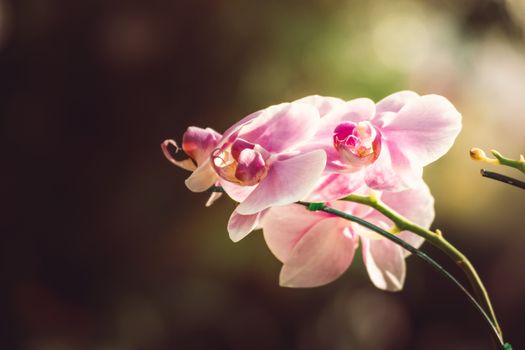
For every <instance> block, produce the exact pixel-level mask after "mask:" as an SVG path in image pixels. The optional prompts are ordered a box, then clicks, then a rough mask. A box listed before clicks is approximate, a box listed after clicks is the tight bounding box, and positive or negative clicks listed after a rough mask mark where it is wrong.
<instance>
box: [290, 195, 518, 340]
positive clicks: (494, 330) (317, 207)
mask: <svg viewBox="0 0 525 350" xmlns="http://www.w3.org/2000/svg"><path fill="white" fill-rule="evenodd" d="M358 197H359V198H358V200H359V201H356V202H357V203H360V204H366V203H363V202H366V201H362V200H361V199H365V198H367V199H370V201H371V202H374V203H378V205H375V206H373V207H374V209H377V210H380V209H381V212H382V213H383V214H385V212H388V213H390V214H392V217H390V219H392V220H393V221H394V222H396V227H397V228H398V229H400V230H401V228H400V226H401V227H404V229H408V230H411V229H412V228H414V229H417V230H424V231H428V230H426V229H424V228H422V227H419V226H418V225H416V224H414V223H411V222H410V221H409V220H407V219H406V218H404V217H403V216H401V215H399V214H397V213H395V212H394V211H392V210H391V209H389V208H388V207H387V206H383V205H382V204H381V203H380V202H378V201H377V200H376V199H372V198H373V197H372V196H370V197H364V196H358ZM345 200H350V201H352V200H351V199H346V198H345ZM299 204H301V205H304V206H305V207H307V208H308V210H311V211H323V212H325V213H330V214H332V215H335V216H338V217H341V218H344V219H346V220H349V221H353V222H356V223H358V224H360V225H362V226H364V227H366V228H368V229H370V230H373V231H375V232H376V233H378V234H380V235H381V236H383V237H385V238H386V239H389V240H390V241H392V242H394V243H395V244H397V245H399V246H401V247H403V248H404V249H406V250H408V251H409V252H410V253H412V254H414V255H415V256H417V257H418V258H420V259H422V260H424V261H425V262H427V263H428V264H429V265H431V266H432V267H433V268H434V269H436V270H437V271H438V272H440V273H441V274H442V275H444V276H445V277H446V278H447V279H449V280H450V281H452V283H454V284H455V285H456V286H457V287H458V288H459V289H460V290H461V292H462V293H463V294H465V296H466V297H467V299H468V300H469V301H470V302H471V303H472V305H474V307H475V308H476V310H477V311H478V312H479V313H480V314H481V316H482V317H483V319H484V320H485V322H486V323H487V324H488V327H489V329H490V331H491V335H492V336H493V338H494V340H495V341H496V344H497V345H498V347H499V348H500V349H503V350H510V349H512V347H511V345H510V344H509V343H504V342H503V335H502V334H501V330H500V328H499V326H498V323H497V321H496V318H495V315H494V312H493V310H492V308H490V315H489V314H487V312H486V310H485V309H484V308H483V307H482V306H481V305H480V304H479V303H478V301H477V300H476V298H474V297H473V296H472V294H470V293H469V291H468V290H467V289H466V288H465V287H464V286H463V285H462V284H461V283H460V282H459V281H458V280H457V279H456V278H455V277H454V276H453V275H452V274H451V273H450V272H448V271H447V270H446V269H445V268H443V267H442V266H441V265H440V264H438V263H437V262H436V261H435V260H434V259H432V258H431V257H430V256H428V254H426V253H424V252H422V251H421V250H419V249H417V248H415V247H414V246H412V245H410V244H409V243H407V242H405V241H404V240H402V239H401V238H399V237H397V236H396V235H395V234H392V233H390V232H388V231H386V230H384V229H382V228H381V227H379V226H376V225H374V224H372V223H371V222H368V221H366V220H363V219H361V218H359V217H357V216H354V215H351V214H348V213H345V212H343V211H340V210H338V209H335V208H332V207H329V206H326V205H325V204H324V203H307V202H299ZM385 215H386V214H385ZM394 216H395V218H396V219H395V220H394V219H393V217H394ZM398 224H399V225H400V226H398ZM403 224H404V226H403ZM392 231H395V229H394V230H392ZM412 232H414V231H412ZM435 234H437V235H438V236H440V237H442V235H441V234H440V233H439V234H438V233H437V232H436V233H435ZM447 245H448V246H450V247H452V248H454V247H453V246H452V245H451V244H449V243H448V242H447ZM440 248H441V247H440ZM441 249H443V248H441ZM454 250H456V249H455V248H454ZM456 251H457V250H456ZM457 252H458V253H459V251H457ZM459 254H461V253H459ZM461 255H462V254H461ZM462 256H463V255H462ZM463 257H464V256H463ZM464 258H465V259H466V257H464ZM466 262H467V263H468V264H469V265H470V266H472V265H471V264H470V262H468V260H466ZM472 271H473V273H474V274H475V275H476V278H477V281H479V283H480V285H479V286H477V287H479V288H480V289H482V290H483V291H484V292H485V295H486V297H487V299H486V302H488V305H489V307H490V299H488V294H487V293H486V291H485V288H484V287H483V284H482V283H481V280H480V279H479V277H477V274H476V271H475V270H474V269H473V268H472Z"/></svg>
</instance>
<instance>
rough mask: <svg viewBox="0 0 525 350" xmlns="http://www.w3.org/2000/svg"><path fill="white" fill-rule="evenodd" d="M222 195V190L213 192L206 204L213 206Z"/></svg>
mask: <svg viewBox="0 0 525 350" xmlns="http://www.w3.org/2000/svg"><path fill="white" fill-rule="evenodd" d="M221 196H222V193H221V192H212V194H210V197H209V198H208V201H207V202H206V206H207V207H211V206H212V204H213V203H215V201H216V200H217V199H219V198H221Z"/></svg>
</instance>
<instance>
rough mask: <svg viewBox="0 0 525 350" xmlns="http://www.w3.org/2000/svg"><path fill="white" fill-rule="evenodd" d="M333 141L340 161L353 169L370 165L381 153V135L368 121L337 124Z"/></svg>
mask: <svg viewBox="0 0 525 350" xmlns="http://www.w3.org/2000/svg"><path fill="white" fill-rule="evenodd" d="M333 140H334V147H335V149H336V150H337V151H338V152H339V155H340V156H341V161H342V162H343V163H345V164H347V165H349V166H352V167H355V168H360V167H363V166H366V165H369V164H372V163H373V162H375V161H376V159H377V157H379V152H380V151H381V134H380V133H379V131H377V129H376V128H375V127H374V126H373V125H372V124H371V123H370V122H368V121H362V122H358V123H354V122H343V123H341V124H339V125H338V126H337V127H336V128H335V130H334V136H333Z"/></svg>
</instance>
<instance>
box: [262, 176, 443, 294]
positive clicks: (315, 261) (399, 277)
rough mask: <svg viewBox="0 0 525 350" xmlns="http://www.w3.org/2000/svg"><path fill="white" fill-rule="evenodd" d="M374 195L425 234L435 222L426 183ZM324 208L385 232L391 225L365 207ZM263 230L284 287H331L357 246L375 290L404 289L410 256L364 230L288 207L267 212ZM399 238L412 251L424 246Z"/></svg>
mask: <svg viewBox="0 0 525 350" xmlns="http://www.w3.org/2000/svg"><path fill="white" fill-rule="evenodd" d="M360 191H367V189H366V188H363V189H360V190H359V191H358V192H360ZM377 195H381V200H382V201H383V202H384V203H385V204H387V205H389V206H390V207H391V208H392V209H394V210H396V211H397V212H398V213H399V214H401V215H403V216H405V217H407V218H409V219H410V220H412V221H413V222H415V223H417V224H419V225H421V226H422V227H425V228H428V227H429V226H430V224H431V223H432V220H433V219H434V199H433V197H432V195H431V194H430V191H429V189H428V187H427V186H426V185H425V184H424V183H421V184H420V186H419V187H418V188H415V189H410V190H406V191H402V192H384V193H382V194H377ZM328 205H330V206H332V207H335V208H337V209H339V210H343V211H345V212H348V213H351V214H353V215H355V216H358V217H360V218H362V219H364V220H366V221H369V222H372V223H374V224H376V225H378V226H380V227H383V228H385V229H390V228H391V227H392V225H393V224H392V223H391V221H390V220H389V219H387V218H386V217H384V216H383V215H382V214H380V213H379V212H377V211H375V210H374V209H372V208H370V207H368V206H363V205H361V204H356V203H352V202H345V201H336V202H333V203H329V204H328ZM262 228H263V233H264V238H265V240H266V243H267V244H268V247H269V248H270V250H271V251H272V253H273V254H274V255H275V256H276V257H277V259H279V260H280V261H281V262H283V267H282V269H281V274H280V284H281V285H282V286H286V287H315V286H321V285H324V284H327V283H329V282H332V281H333V280H335V279H336V278H338V277H339V276H341V275H342V274H343V273H344V272H345V271H346V269H347V268H348V267H349V266H350V264H351V262H352V260H353V257H354V254H355V251H356V249H357V247H358V245H359V243H361V248H362V255H363V260H364V263H365V266H366V269H367V271H368V275H369V276H370V279H371V280H372V282H373V284H374V285H375V286H376V287H378V288H380V289H383V290H389V291H398V290H401V289H402V287H403V283H404V280H405V274H406V265H405V257H406V256H407V255H408V252H407V251H406V250H404V249H403V248H401V247H400V246H398V245H396V244H395V243H393V242H392V241H389V240H386V239H384V238H382V237H381V236H378V235H377V234H376V233H374V232H373V231H370V230H368V229H366V228H364V227H363V226H360V225H357V224H355V223H352V222H349V221H347V220H345V219H342V218H340V217H335V216H332V215H330V214H327V213H324V212H310V211H308V210H307V209H305V208H304V207H303V206H301V205H298V204H292V205H289V206H286V207H281V208H271V209H270V210H269V211H268V212H267V213H266V215H265V216H264V218H263V220H262ZM399 236H400V237H401V238H402V239H403V240H405V241H407V242H409V243H410V244H412V245H413V246H415V247H419V246H421V244H422V243H423V238H421V237H420V236H417V235H415V234H413V233H411V232H407V231H403V232H401V233H399Z"/></svg>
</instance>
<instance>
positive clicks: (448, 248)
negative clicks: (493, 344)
mask: <svg viewBox="0 0 525 350" xmlns="http://www.w3.org/2000/svg"><path fill="white" fill-rule="evenodd" d="M342 200H345V201H350V202H355V203H359V204H364V205H367V206H370V207H372V208H374V209H376V210H377V211H379V212H380V213H381V214H383V215H384V216H386V217H387V218H389V219H390V220H392V221H393V222H394V224H395V228H394V230H395V231H398V232H400V231H405V230H407V231H410V232H413V233H415V234H417V235H419V236H421V237H423V238H425V240H427V241H428V242H429V243H431V244H432V245H434V246H435V247H437V248H439V249H440V250H442V251H443V252H444V253H445V254H447V255H448V256H449V257H450V258H451V259H452V260H454V262H455V263H456V264H457V265H458V266H459V267H460V268H461V269H462V270H463V272H464V273H465V275H466V276H467V278H468V280H469V282H470V284H471V286H472V288H473V289H474V291H475V293H476V295H477V296H478V298H480V299H481V301H482V303H483V305H484V306H485V310H486V311H487V313H488V315H489V317H490V319H491V322H492V324H493V325H494V327H495V329H496V330H497V332H498V334H499V336H500V337H502V336H503V334H502V332H501V327H500V326H499V324H498V321H497V319H496V314H495V312H494V308H493V307H492V303H491V301H490V297H489V294H488V292H487V290H486V288H485V286H484V284H483V282H482V281H481V278H480V277H479V275H478V273H477V271H476V269H475V268H474V266H473V265H472V263H471V262H470V260H469V259H468V258H467V257H466V256H465V255H464V254H463V253H461V252H460V251H459V250H458V249H457V248H456V247H455V246H454V245H452V244H451V243H450V242H449V241H447V240H446V238H445V237H444V236H443V233H442V232H441V231H440V230H436V231H431V230H429V229H425V228H424V227H421V226H419V225H417V224H415V223H413V222H411V221H410V220H408V219H406V218H405V217H403V216H401V215H399V214H398V213H396V212H395V211H394V210H392V209H391V208H389V207H388V206H387V205H386V204H384V203H382V202H381V200H380V199H379V198H377V197H375V196H374V195H373V194H372V195H370V196H361V195H357V194H351V195H348V196H346V197H345V198H343V199H342Z"/></svg>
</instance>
